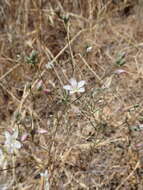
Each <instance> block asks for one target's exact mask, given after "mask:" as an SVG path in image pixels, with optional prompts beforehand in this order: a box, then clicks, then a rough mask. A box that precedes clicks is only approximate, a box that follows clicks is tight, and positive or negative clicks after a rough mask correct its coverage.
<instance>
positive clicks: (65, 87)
mask: <svg viewBox="0 0 143 190" xmlns="http://www.w3.org/2000/svg"><path fill="white" fill-rule="evenodd" d="M63 88H64V89H65V90H72V87H71V86H70V85H65V86H63Z"/></svg>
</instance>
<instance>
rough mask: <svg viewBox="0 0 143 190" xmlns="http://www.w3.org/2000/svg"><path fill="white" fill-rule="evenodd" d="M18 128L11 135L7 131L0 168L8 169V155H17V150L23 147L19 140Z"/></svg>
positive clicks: (0, 155)
mask: <svg viewBox="0 0 143 190" xmlns="http://www.w3.org/2000/svg"><path fill="white" fill-rule="evenodd" d="M17 138H18V128H17V129H16V130H15V131H14V132H13V133H12V134H11V133H10V132H8V131H5V143H4V147H3V149H1V148H0V167H2V168H6V165H7V155H8V154H13V153H16V151H17V149H20V148H21V147H22V144H21V143H20V142H19V141H18V140H17Z"/></svg>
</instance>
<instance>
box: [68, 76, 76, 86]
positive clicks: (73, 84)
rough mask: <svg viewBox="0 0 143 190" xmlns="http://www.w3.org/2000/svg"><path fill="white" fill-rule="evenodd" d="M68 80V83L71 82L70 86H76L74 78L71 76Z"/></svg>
mask: <svg viewBox="0 0 143 190" xmlns="http://www.w3.org/2000/svg"><path fill="white" fill-rule="evenodd" d="M69 82H70V84H71V86H72V87H74V88H75V87H77V81H76V80H75V79H74V78H71V79H70V80H69Z"/></svg>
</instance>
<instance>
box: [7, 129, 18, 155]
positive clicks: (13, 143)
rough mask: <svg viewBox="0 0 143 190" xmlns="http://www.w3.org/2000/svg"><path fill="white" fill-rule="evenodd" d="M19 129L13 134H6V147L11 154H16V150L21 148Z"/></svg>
mask: <svg viewBox="0 0 143 190" xmlns="http://www.w3.org/2000/svg"><path fill="white" fill-rule="evenodd" d="M17 137H18V129H16V130H15V131H14V133H13V134H10V133H9V132H8V131H6V132H5V138H6V140H5V147H6V149H7V151H8V152H9V153H14V152H15V150H16V149H20V148H21V146H22V145H21V143H20V142H19V141H17V140H16V139H17Z"/></svg>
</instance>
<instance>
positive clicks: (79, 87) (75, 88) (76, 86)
mask: <svg viewBox="0 0 143 190" xmlns="http://www.w3.org/2000/svg"><path fill="white" fill-rule="evenodd" d="M69 83H70V85H65V86H64V87H63V88H64V89H65V90H68V91H69V92H70V94H74V93H76V92H84V91H85V88H84V87H83V86H84V85H85V81H84V80H81V81H80V82H77V81H76V80H75V79H74V78H71V79H70V80H69Z"/></svg>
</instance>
